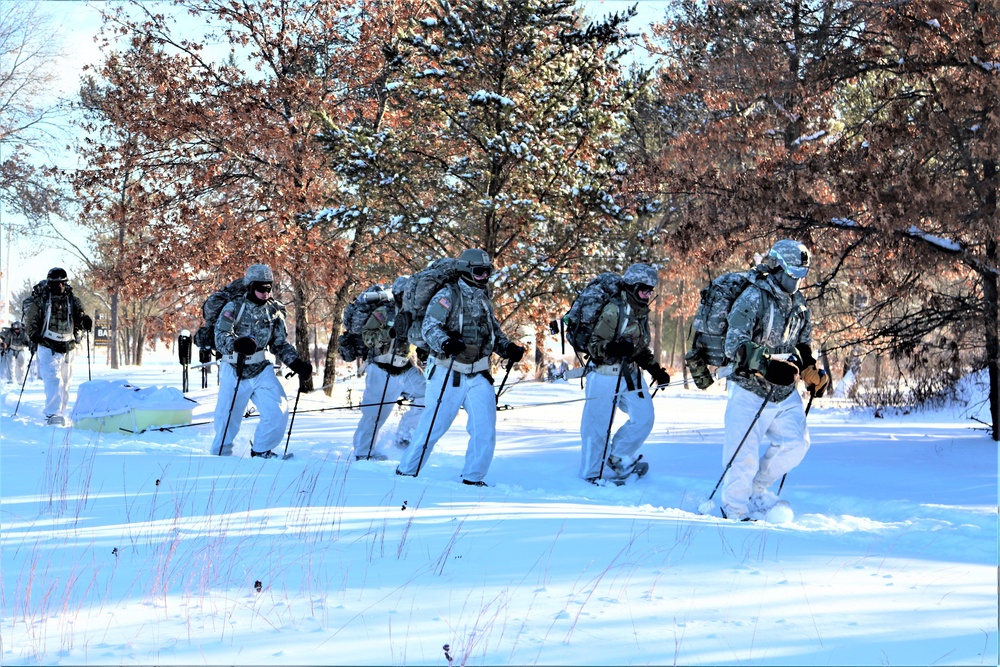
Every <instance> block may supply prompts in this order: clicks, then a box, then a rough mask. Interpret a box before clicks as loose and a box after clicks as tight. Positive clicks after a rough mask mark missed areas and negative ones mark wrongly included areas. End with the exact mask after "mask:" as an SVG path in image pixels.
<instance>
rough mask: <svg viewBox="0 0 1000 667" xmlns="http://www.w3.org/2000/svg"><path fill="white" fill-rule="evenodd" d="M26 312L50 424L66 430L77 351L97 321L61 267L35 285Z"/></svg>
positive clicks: (25, 316)
mask: <svg viewBox="0 0 1000 667" xmlns="http://www.w3.org/2000/svg"><path fill="white" fill-rule="evenodd" d="M24 311H25V312H24V327H25V331H26V332H27V334H28V340H29V341H30V343H31V345H32V346H34V349H35V362H36V363H37V364H38V374H39V376H40V377H41V378H42V382H43V383H44V385H45V419H46V422H47V423H49V424H53V425H55V426H66V425H68V423H69V420H68V419H67V417H66V415H65V413H66V405H67V403H69V385H70V382H71V381H72V380H73V358H74V354H73V350H74V349H75V348H76V345H77V343H78V342H79V340H80V332H81V331H88V332H89V331H90V330H91V329H93V328H94V321H93V320H92V319H91V318H90V316H89V315H87V313H86V312H84V310H83V304H82V303H80V299H79V298H77V297H76V296H74V295H73V288H72V287H70V285H69V276H68V275H67V273H66V270H65V269H61V268H59V267H55V268H53V269H50V270H49V273H48V275H47V276H46V279H45V280H44V281H42V282H40V283H38V284H37V285H35V287H34V289H33V290H32V295H31V296H30V297H28V299H26V301H25V309H24Z"/></svg>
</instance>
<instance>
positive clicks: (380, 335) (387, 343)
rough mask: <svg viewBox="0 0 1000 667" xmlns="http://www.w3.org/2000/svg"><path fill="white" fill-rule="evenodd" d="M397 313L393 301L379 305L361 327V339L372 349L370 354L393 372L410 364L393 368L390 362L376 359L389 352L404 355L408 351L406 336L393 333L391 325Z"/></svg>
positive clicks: (408, 343) (376, 361)
mask: <svg viewBox="0 0 1000 667" xmlns="http://www.w3.org/2000/svg"><path fill="white" fill-rule="evenodd" d="M397 313H398V311H397V309H396V304H394V303H393V304H386V305H384V306H379V307H378V308H376V309H375V310H373V311H372V314H371V315H369V316H368V320H367V321H366V322H365V326H364V328H362V329H361V340H362V341H364V343H365V347H367V348H368V349H369V350H371V351H372V356H373V357H375V358H376V359H375V363H376V364H378V365H379V366H380V367H382V368H383V369H386V370H390V371H391V372H393V373H399V372H402V371H403V370H406V369H407V368H409V367H410V366H411V365H412V364H409V363H407V364H405V365H403V366H398V367H395V368H393V367H392V365H391V364H386V363H382V362H380V361H379V360H378V359H377V358H378V357H380V356H383V355H389V354H392V355H395V356H398V357H405V356H407V355H409V353H410V341H409V340H407V338H406V336H405V335H404V336H403V337H399V336H397V335H394V334H395V328H394V327H393V325H394V324H395V323H396V315H397Z"/></svg>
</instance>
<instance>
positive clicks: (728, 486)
mask: <svg viewBox="0 0 1000 667" xmlns="http://www.w3.org/2000/svg"><path fill="white" fill-rule="evenodd" d="M763 402H764V399H762V398H761V397H760V396H758V395H756V394H754V393H753V392H749V391H747V390H746V389H743V388H742V387H740V386H739V385H737V384H736V383H735V382H730V383H729V401H728V403H726V420H725V423H726V435H725V438H726V441H725V447H723V450H722V463H723V465H725V464H727V463H729V459H730V458H732V456H733V452H735V451H736V448H737V447H738V446H739V444H740V441H741V440H743V436H744V435H745V434H746V433H747V430H748V429H750V424H751V422H753V418H754V415H756V414H757V411H758V410H760V406H761V404H762V403H763ZM761 443H765V444H766V448H765V449H764V453H763V454H760V452H759V449H760V445H761ZM808 449H809V430H808V429H807V428H806V415H805V410H804V409H803V407H802V397H801V396H799V392H797V391H793V392H792V393H791V394H790V395H789V396H788V398H786V399H785V400H783V401H781V402H780V403H770V402H769V403H768V404H767V405H766V406H765V407H764V410H763V412H761V414H760V418H759V419H758V420H757V423H755V424H754V425H753V429H751V430H750V434H749V435H747V439H746V441H745V442H744V443H743V446H742V447H741V448H740V451H739V454H738V455H737V456H736V458H735V459H733V465H732V467H731V468H730V469H729V471H728V472H727V473H726V476H725V479H724V480H723V486H722V506H723V508H724V509H725V510H726V514H728V515H730V516H733V515H739V516H747V514H748V513H749V507H748V502H749V500H750V496H751V495H752V494H753V493H754V491H755V490H763V489H767V488H768V487H770V486H771V485H772V484H774V482H776V481H777V480H779V479H781V478H782V476H783V475H784V474H785V473H787V472H788V471H790V470H791V469H793V468H794V467H795V466H797V465H798V464H799V463H800V462H801V461H802V459H803V458H804V457H805V455H806V451H807V450H808Z"/></svg>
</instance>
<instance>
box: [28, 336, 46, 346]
mask: <svg viewBox="0 0 1000 667" xmlns="http://www.w3.org/2000/svg"><path fill="white" fill-rule="evenodd" d="M44 338H45V336H43V335H42V334H40V333H33V334H31V342H32V343H34V344H35V345H38V344H39V343H41V342H42V340H44Z"/></svg>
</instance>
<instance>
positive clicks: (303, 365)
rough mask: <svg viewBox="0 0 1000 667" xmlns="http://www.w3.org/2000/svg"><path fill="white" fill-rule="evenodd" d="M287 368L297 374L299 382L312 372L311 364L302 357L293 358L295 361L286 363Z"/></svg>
mask: <svg viewBox="0 0 1000 667" xmlns="http://www.w3.org/2000/svg"><path fill="white" fill-rule="evenodd" d="M288 368H290V369H291V370H292V372H293V373H295V374H296V375H298V376H299V381H300V382H301V381H302V380H304V379H305V378H307V377H309V376H311V375H312V372H313V366H312V364H310V363H309V362H308V361H305V360H303V359H295V361H293V362H292V363H290V364H288Z"/></svg>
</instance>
